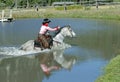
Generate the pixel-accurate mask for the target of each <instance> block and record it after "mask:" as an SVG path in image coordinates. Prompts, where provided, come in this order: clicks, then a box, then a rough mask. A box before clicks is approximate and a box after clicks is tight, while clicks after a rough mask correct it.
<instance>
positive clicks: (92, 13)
mask: <svg viewBox="0 0 120 82" xmlns="http://www.w3.org/2000/svg"><path fill="white" fill-rule="evenodd" d="M119 9H120V6H117V7H116V6H114V7H112V6H102V7H99V8H98V9H96V8H95V7H81V8H79V7H77V8H74V9H68V10H67V11H65V10H64V8H62V9H61V8H56V7H55V8H54V7H51V8H44V9H43V8H40V9H39V11H36V10H35V9H26V10H25V9H17V10H13V17H14V18H15V19H17V18H45V17H48V18H91V19H94V18H95V19H113V20H120V10H119Z"/></svg>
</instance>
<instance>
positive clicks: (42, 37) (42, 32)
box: [38, 18, 60, 48]
mask: <svg viewBox="0 0 120 82" xmlns="http://www.w3.org/2000/svg"><path fill="white" fill-rule="evenodd" d="M50 22H51V20H49V19H48V18H45V19H43V22H42V26H41V28H40V31H39V35H38V39H40V41H41V43H42V44H41V47H42V48H50V44H49V42H48V41H47V39H46V36H47V35H46V33H47V31H56V30H58V29H59V28H60V27H55V28H50V27H49V26H48V25H49V23H50Z"/></svg>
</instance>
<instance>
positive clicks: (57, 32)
mask: <svg viewBox="0 0 120 82" xmlns="http://www.w3.org/2000/svg"><path fill="white" fill-rule="evenodd" d="M65 27H69V28H70V25H65V26H62V27H60V29H59V30H58V31H56V33H55V34H54V36H53V37H55V36H56V35H57V34H59V33H60V32H61V30H62V29H63V28H65Z"/></svg>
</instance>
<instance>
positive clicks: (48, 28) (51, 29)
mask: <svg viewBox="0 0 120 82" xmlns="http://www.w3.org/2000/svg"><path fill="white" fill-rule="evenodd" d="M48 30H49V31H56V30H58V28H50V27H49V26H46V25H42V26H41V28H40V31H39V34H46V32H47V31H48Z"/></svg>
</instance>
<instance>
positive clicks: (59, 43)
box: [20, 25, 76, 51]
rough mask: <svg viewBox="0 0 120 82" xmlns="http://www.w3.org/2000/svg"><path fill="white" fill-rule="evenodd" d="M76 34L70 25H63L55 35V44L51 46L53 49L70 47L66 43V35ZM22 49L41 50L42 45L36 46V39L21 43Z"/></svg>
mask: <svg viewBox="0 0 120 82" xmlns="http://www.w3.org/2000/svg"><path fill="white" fill-rule="evenodd" d="M75 35H76V34H75V32H74V31H73V30H72V29H71V27H70V26H69V25H66V26H64V27H61V28H60V29H59V31H58V32H57V33H56V35H55V36H54V37H53V46H52V47H51V49H56V48H57V49H58V48H66V47H69V46H70V45H68V44H65V43H64V42H63V41H64V39H65V37H74V36H75ZM20 49H21V50H25V51H31V50H41V48H40V47H35V46H34V40H29V41H27V42H26V43H24V44H23V45H21V47H20Z"/></svg>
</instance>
